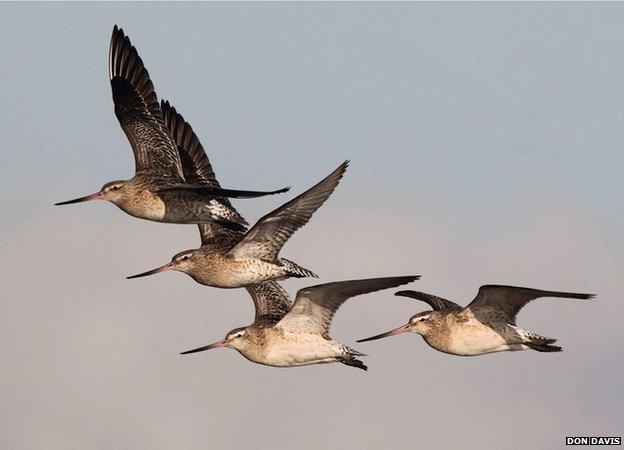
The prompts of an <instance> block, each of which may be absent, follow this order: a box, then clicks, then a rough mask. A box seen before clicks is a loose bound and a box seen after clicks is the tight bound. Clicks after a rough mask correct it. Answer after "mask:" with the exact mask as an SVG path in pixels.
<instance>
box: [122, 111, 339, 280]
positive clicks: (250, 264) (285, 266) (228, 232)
mask: <svg viewBox="0 0 624 450" xmlns="http://www.w3.org/2000/svg"><path fill="white" fill-rule="evenodd" d="M161 107H162V109H163V111H164V116H165V118H166V123H167V126H168V128H169V130H170V134H171V135H172V136H173V138H174V141H175V142H176V145H177V148H178V151H179V153H180V155H183V157H182V160H183V161H185V165H184V167H185V169H184V170H185V176H186V177H187V178H189V179H192V180H193V183H195V184H196V185H200V186H201V185H207V186H208V187H214V188H218V186H219V184H218V182H217V181H216V178H215V176H214V172H213V171H212V167H211V165H210V162H209V160H208V157H207V155H206V152H205V151H204V149H203V147H202V146H201V143H200V142H199V139H198V138H197V136H196V135H195V133H194V132H193V129H192V128H191V126H190V125H189V124H188V123H187V122H186V121H185V120H184V118H183V117H182V116H181V115H180V114H179V113H178V112H177V111H176V110H175V108H173V107H172V106H171V105H170V104H169V103H168V102H163V103H162V104H161ZM348 164H349V161H345V162H343V163H342V164H341V165H340V166H339V167H338V168H337V169H336V170H334V171H333V172H332V173H331V174H330V175H328V176H327V177H326V178H324V179H323V180H321V181H320V182H319V183H317V184H316V185H315V186H313V187H312V188H310V189H308V190H307V191H306V192H304V193H303V194H301V195H299V196H298V197H295V198H294V199H293V200H291V201H289V202H287V203H286V204H284V205H282V206H280V207H279V208H277V209H276V210H274V211H272V212H270V213H269V214H267V215H265V216H264V217H263V218H261V219H260V220H258V222H257V223H256V224H255V225H254V226H253V227H252V228H251V229H250V230H248V231H247V232H246V233H243V232H241V231H240V230H232V229H227V228H226V227H223V226H220V225H219V224H218V223H216V224H215V223H206V224H201V225H200V226H199V228H200V235H201V243H202V246H201V247H200V248H198V249H194V250H185V251H183V252H180V253H178V254H177V255H175V256H174V257H173V258H172V260H171V262H169V263H168V264H165V265H163V266H161V267H158V268H156V269H153V270H149V271H147V272H143V273H140V274H137V275H132V276H129V277H127V278H138V277H144V276H148V275H153V274H156V273H160V272H165V271H168V270H178V271H180V272H184V273H186V274H188V275H189V276H191V277H192V278H193V279H194V280H195V281H197V282H198V283H201V284H204V285H207V286H214V287H221V288H238V287H244V286H248V285H251V284H258V283H262V282H265V281H270V280H283V279H286V278H291V277H296V278H301V277H316V275H315V274H314V273H313V272H311V271H310V270H307V269H304V268H303V267H301V266H299V265H297V264H296V263H294V262H292V261H290V260H288V259H285V258H280V257H278V254H279V251H280V250H281V248H282V246H283V245H284V244H285V243H286V241H287V240H288V239H289V238H290V237H291V236H292V235H293V234H294V232H295V231H297V230H298V229H299V228H301V227H302V226H303V225H305V224H306V223H307V222H308V221H309V220H310V218H311V217H312V214H313V213H314V212H315V211H316V210H317V209H318V208H319V207H320V206H321V205H322V204H323V203H324V202H325V200H327V198H328V197H329V196H330V194H331V193H332V192H333V191H334V189H335V188H336V186H337V185H338V183H339V182H340V179H341V178H342V177H343V175H344V173H345V171H346V169H347V166H348Z"/></svg>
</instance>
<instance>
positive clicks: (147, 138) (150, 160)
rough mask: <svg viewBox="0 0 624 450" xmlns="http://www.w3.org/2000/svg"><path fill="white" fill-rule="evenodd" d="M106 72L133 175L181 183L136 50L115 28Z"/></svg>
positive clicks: (179, 170)
mask: <svg viewBox="0 0 624 450" xmlns="http://www.w3.org/2000/svg"><path fill="white" fill-rule="evenodd" d="M108 70H109V79H110V83H111V88H112V91H113V102H114V104H115V115H116V116H117V119H118V120H119V124H120V125H121V128H122V129H123V131H124V133H126V136H127V137H128V140H129V141H130V145H131V146H132V150H133V152H134V159H135V163H136V171H137V172H145V173H157V174H158V177H159V178H165V179H166V178H171V179H172V180H174V181H182V180H183V178H182V167H181V163H180V158H179V156H178V151H177V149H176V146H175V144H174V143H173V140H172V139H171V136H170V135H169V133H168V132H167V130H166V128H165V126H164V123H163V120H162V115H161V112H160V108H159V106H158V99H157V98H156V92H154V85H153V84H152V81H151V80H150V77H149V73H148V72H147V69H146V68H145V66H144V65H143V61H142V60H141V58H140V57H139V55H138V53H137V50H136V48H134V46H133V45H132V44H131V43H130V39H129V38H128V37H127V36H126V35H125V34H124V32H123V30H122V29H121V28H117V25H115V27H114V28H113V34H112V36H111V42H110V48H109V60H108Z"/></svg>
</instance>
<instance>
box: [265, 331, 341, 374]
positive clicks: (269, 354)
mask: <svg viewBox="0 0 624 450" xmlns="http://www.w3.org/2000/svg"><path fill="white" fill-rule="evenodd" d="M339 356H342V352H341V350H340V346H339V345H338V344H337V343H335V342H333V341H328V340H327V339H324V338H323V337H322V336H318V335H294V336H293V337H290V338H285V339H280V341H279V342H275V343H272V344H271V345H269V346H268V348H267V349H266V351H265V352H264V355H262V357H261V358H259V359H261V360H259V361H256V362H259V363H260V364H266V365H268V366H277V367H292V366H306V365H309V364H321V363H329V362H334V361H336V358H337V357H339Z"/></svg>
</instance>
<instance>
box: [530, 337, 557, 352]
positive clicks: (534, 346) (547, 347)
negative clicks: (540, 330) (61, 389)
mask: <svg viewBox="0 0 624 450" xmlns="http://www.w3.org/2000/svg"><path fill="white" fill-rule="evenodd" d="M551 341H553V342H554V341H555V340H554V339H551ZM524 345H526V346H527V347H529V348H530V349H531V350H535V351H538V352H560V351H562V350H563V349H562V348H561V347H558V346H556V345H551V344H550V343H540V344H538V343H536V342H525V343H524Z"/></svg>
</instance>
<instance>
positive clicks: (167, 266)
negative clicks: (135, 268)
mask: <svg viewBox="0 0 624 450" xmlns="http://www.w3.org/2000/svg"><path fill="white" fill-rule="evenodd" d="M171 269H173V262H170V263H168V264H165V265H164V266H160V267H158V268H156V269H152V270H148V271H147V272H143V273H138V274H136V275H131V276H129V277H126V278H127V279H128V280H130V279H132V278H141V277H146V276H148V275H154V274H155V273H160V272H165V271H167V270H171Z"/></svg>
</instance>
